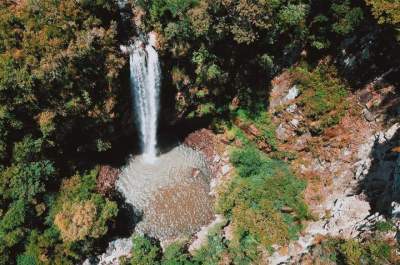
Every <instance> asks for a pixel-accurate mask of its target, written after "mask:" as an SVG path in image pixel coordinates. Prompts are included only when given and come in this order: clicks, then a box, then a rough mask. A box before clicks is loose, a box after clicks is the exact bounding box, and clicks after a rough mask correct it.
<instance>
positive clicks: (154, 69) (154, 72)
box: [121, 34, 161, 163]
mask: <svg viewBox="0 0 400 265" xmlns="http://www.w3.org/2000/svg"><path fill="white" fill-rule="evenodd" d="M154 37H155V36H154V35H153V34H149V42H148V43H145V42H143V41H141V40H137V41H135V42H134V43H133V44H132V45H130V46H129V47H128V48H124V47H121V49H122V50H123V51H126V52H128V53H129V62H130V81H131V90H132V95H133V98H134V102H133V103H134V104H133V106H134V112H135V115H136V123H137V126H138V128H139V137H140V146H141V150H142V152H143V158H144V160H145V162H148V163H153V162H154V161H155V160H156V156H157V122H158V109H159V101H160V100H159V94H160V76H161V71H160V63H159V60H158V54H157V52H156V50H155V49H154V47H153V45H154V43H155V38H154Z"/></svg>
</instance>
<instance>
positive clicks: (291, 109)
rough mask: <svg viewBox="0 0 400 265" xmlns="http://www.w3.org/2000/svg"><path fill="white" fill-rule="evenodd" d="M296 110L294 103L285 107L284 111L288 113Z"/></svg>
mask: <svg viewBox="0 0 400 265" xmlns="http://www.w3.org/2000/svg"><path fill="white" fill-rule="evenodd" d="M296 110H297V105H296V104H291V105H290V106H289V107H287V108H286V111H287V112H289V113H294V112H295V111H296Z"/></svg>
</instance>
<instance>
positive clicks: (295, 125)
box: [290, 119, 300, 128]
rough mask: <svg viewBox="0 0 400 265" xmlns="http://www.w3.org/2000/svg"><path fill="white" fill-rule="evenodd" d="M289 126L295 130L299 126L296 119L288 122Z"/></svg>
mask: <svg viewBox="0 0 400 265" xmlns="http://www.w3.org/2000/svg"><path fill="white" fill-rule="evenodd" d="M290 124H291V125H292V126H293V127H294V128H297V127H298V126H299V124H300V121H299V120H298V119H293V120H291V121H290Z"/></svg>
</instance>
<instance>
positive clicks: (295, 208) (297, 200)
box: [218, 146, 308, 257]
mask: <svg viewBox="0 0 400 265" xmlns="http://www.w3.org/2000/svg"><path fill="white" fill-rule="evenodd" d="M231 163H232V164H233V165H234V166H235V168H236V169H237V175H236V176H235V177H234V179H233V180H232V182H231V184H230V185H229V187H228V188H227V190H226V191H224V192H223V193H222V195H221V198H220V200H219V202H218V210H219V212H221V213H223V214H224V215H225V216H226V217H227V218H228V219H229V220H230V221H231V223H232V225H233V227H234V230H235V232H234V235H235V239H234V240H233V242H232V244H233V246H234V247H236V248H239V249H240V248H242V249H243V251H245V252H249V253H247V254H245V255H244V257H248V256H254V257H256V256H257V255H256V254H255V253H251V251H250V250H251V249H253V250H254V247H255V245H257V244H261V245H262V246H263V247H265V248H269V247H271V245H272V244H284V243H287V242H288V240H290V239H293V238H295V237H296V236H297V235H298V232H299V231H300V229H301V220H303V219H306V218H308V210H307V206H306V204H305V203H304V201H303V198H302V192H303V190H304V188H305V183H304V182H303V181H301V180H299V179H297V178H296V177H295V176H294V175H293V174H292V173H291V172H290V170H289V168H288V166H287V165H286V164H285V163H283V162H282V161H277V160H273V159H270V158H268V157H266V156H265V155H264V154H262V153H261V152H260V151H258V150H257V149H256V148H255V147H251V146H249V147H246V148H244V149H242V150H236V151H234V152H233V153H232V154H231ZM250 245H251V247H250Z"/></svg>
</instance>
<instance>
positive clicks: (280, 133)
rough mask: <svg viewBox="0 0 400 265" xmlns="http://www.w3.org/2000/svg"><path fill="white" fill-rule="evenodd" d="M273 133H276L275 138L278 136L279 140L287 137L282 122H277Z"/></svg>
mask: <svg viewBox="0 0 400 265" xmlns="http://www.w3.org/2000/svg"><path fill="white" fill-rule="evenodd" d="M275 133H276V138H278V139H279V140H281V141H285V140H287V139H288V137H289V135H288V133H287V130H286V128H285V127H284V125H283V124H282V123H281V124H279V126H278V128H277V129H276V130H275Z"/></svg>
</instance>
